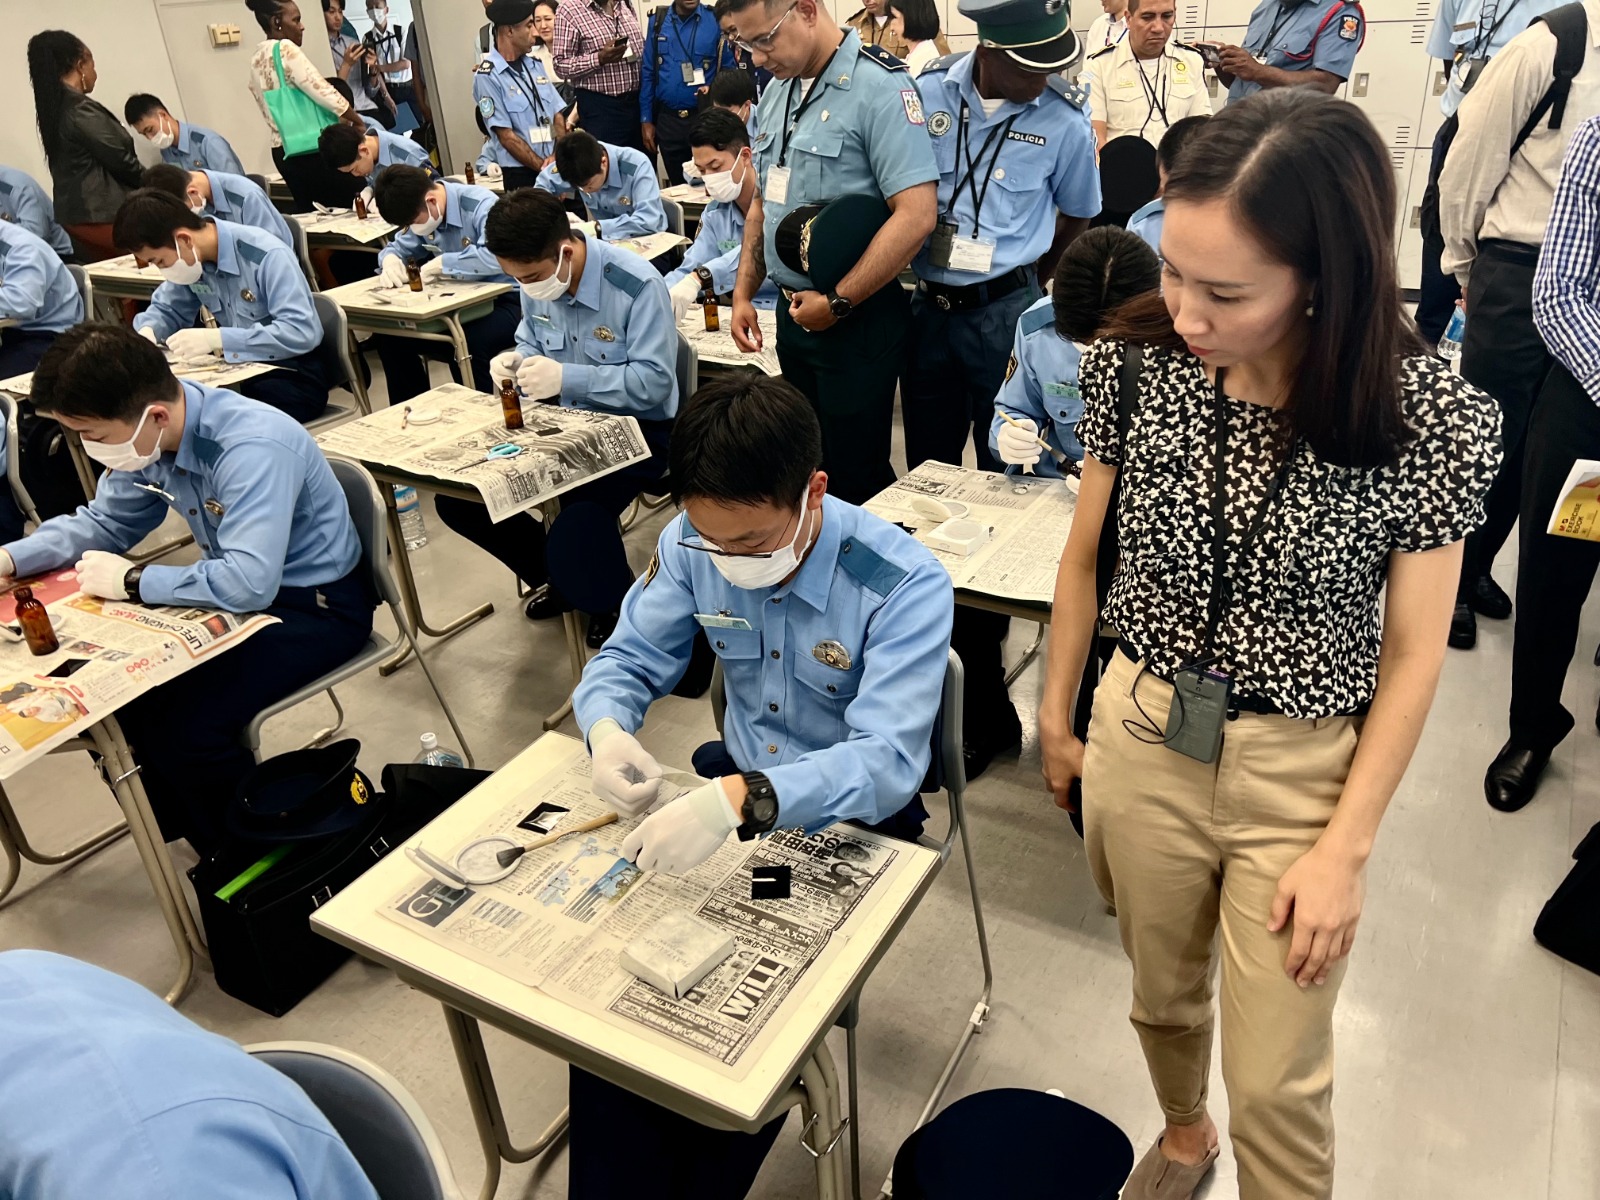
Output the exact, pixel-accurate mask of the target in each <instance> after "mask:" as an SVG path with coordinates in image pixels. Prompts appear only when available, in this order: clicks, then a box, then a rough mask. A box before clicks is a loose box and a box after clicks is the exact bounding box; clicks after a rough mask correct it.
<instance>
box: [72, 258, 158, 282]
mask: <svg viewBox="0 0 1600 1200" xmlns="http://www.w3.org/2000/svg"><path fill="white" fill-rule="evenodd" d="M84 270H85V271H87V272H88V274H89V279H90V281H91V282H93V281H94V280H96V279H110V280H118V279H121V280H135V279H137V280H142V281H148V282H149V283H150V284H151V286H153V287H160V286H161V285H162V284H163V283H165V282H166V276H164V275H162V274H161V272H160V271H158V270H157V269H156V268H155V267H154V266H151V265H149V264H146V265H145V266H142V267H141V266H140V265H139V260H138V259H136V258H134V256H133V255H131V254H124V255H122V256H120V257H118V258H102V259H101V260H100V261H99V262H92V263H90V264H89V265H88V266H87V267H85V268H84Z"/></svg>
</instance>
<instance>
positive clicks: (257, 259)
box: [234, 238, 287, 267]
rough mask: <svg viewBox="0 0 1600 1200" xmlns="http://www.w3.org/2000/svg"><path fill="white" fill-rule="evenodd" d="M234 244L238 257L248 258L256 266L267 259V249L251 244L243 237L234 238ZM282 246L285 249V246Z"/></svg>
mask: <svg viewBox="0 0 1600 1200" xmlns="http://www.w3.org/2000/svg"><path fill="white" fill-rule="evenodd" d="M234 245H235V247H237V249H238V251H239V257H240V258H243V259H248V260H249V261H250V262H253V263H255V264H256V266H258V267H259V266H260V265H261V264H262V263H264V262H266V261H267V251H265V250H263V249H262V248H261V247H260V246H256V245H253V244H251V243H250V242H247V241H245V240H244V239H243V238H237V239H235V241H234ZM283 248H284V249H287V247H283Z"/></svg>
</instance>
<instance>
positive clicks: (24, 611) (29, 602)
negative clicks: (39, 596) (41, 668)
mask: <svg viewBox="0 0 1600 1200" xmlns="http://www.w3.org/2000/svg"><path fill="white" fill-rule="evenodd" d="M13 597H14V599H15V600H16V602H17V624H18V625H21V626H22V636H23V637H24V638H26V639H27V642H28V649H29V650H32V651H33V652H34V653H35V654H54V653H55V652H56V651H57V650H59V649H61V639H60V638H58V637H56V631H55V627H54V626H52V625H51V624H50V614H49V613H48V612H46V611H45V607H44V605H42V604H40V603H39V602H38V601H37V600H35V599H34V598H33V589H32V588H30V587H19V588H18V589H17V590H16V592H15V593H14V594H13Z"/></svg>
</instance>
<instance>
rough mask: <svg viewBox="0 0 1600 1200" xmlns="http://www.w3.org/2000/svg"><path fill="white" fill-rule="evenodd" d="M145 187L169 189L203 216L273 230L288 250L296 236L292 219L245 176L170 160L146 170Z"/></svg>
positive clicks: (268, 231)
mask: <svg viewBox="0 0 1600 1200" xmlns="http://www.w3.org/2000/svg"><path fill="white" fill-rule="evenodd" d="M143 182H144V186H145V187H151V188H160V189H161V190H162V191H163V192H170V193H172V195H174V196H176V197H178V199H180V200H182V201H183V202H184V203H185V204H187V205H188V206H189V211H190V212H192V213H194V214H195V215H196V216H200V217H212V218H218V217H220V218H221V219H222V220H224V221H232V222H233V223H234V224H235V225H248V226H250V227H251V228H253V229H259V230H261V232H263V233H270V234H272V236H273V237H275V238H277V239H278V240H279V241H280V242H282V243H283V244H284V245H285V246H287V247H289V249H291V250H293V249H294V235H293V234H292V233H290V232H289V220H288V218H287V217H285V216H284V215H283V214H282V213H281V212H279V211H278V206H277V205H275V204H273V203H272V201H271V200H269V199H268V198H267V194H266V193H265V192H263V191H262V190H261V189H260V188H259V187H258V186H256V184H255V183H254V182H253V181H251V180H250V179H247V178H246V177H245V176H243V175H229V174H228V173H227V172H226V171H186V170H184V169H183V168H182V167H175V166H173V165H172V164H171V163H162V164H161V165H160V166H155V167H151V168H150V169H149V170H148V171H146V172H145V173H144V180H143Z"/></svg>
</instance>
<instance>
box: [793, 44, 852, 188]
mask: <svg viewBox="0 0 1600 1200" xmlns="http://www.w3.org/2000/svg"><path fill="white" fill-rule="evenodd" d="M843 48H844V43H843V42H840V43H839V45H838V47H836V48H835V49H834V52H833V53H832V54H830V55H829V56H828V61H827V63H826V65H824V66H823V68H822V70H821V71H819V72H817V77H816V78H815V79H813V80H812V81H811V86H810V87H809V88H807V89H806V94H805V96H804V97H802V98H801V100H800V107H799V108H795V107H794V93H795V89H794V88H792V87H791V88H790V89H789V94H788V95H787V96H786V97H784V101H783V135H782V136H781V137H780V138H779V139H778V165H779V166H780V167H786V166H788V165H789V142H790V140H791V139H792V138H793V137H794V130H795V126H797V125H799V124H800V118H801V117H803V116H805V115H806V109H808V108H810V107H811V102H812V101H813V100H815V99H816V97H817V93H818V92H820V91H821V90H822V81H823V79H824V78H826V76H827V74H828V72H829V71H831V70H832V69H833V60H834V59H836V58H838V57H839V50H841V49H843ZM799 82H800V81H799V80H798V79H797V80H795V83H796V84H798V83H799Z"/></svg>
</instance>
